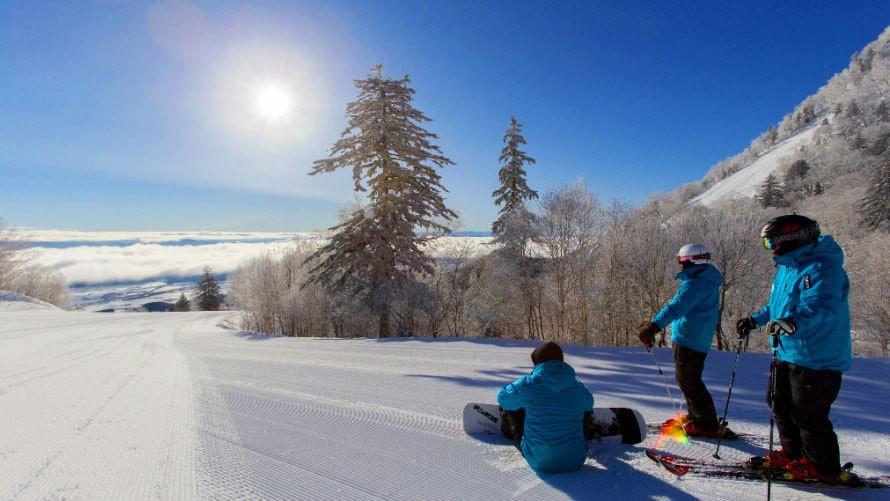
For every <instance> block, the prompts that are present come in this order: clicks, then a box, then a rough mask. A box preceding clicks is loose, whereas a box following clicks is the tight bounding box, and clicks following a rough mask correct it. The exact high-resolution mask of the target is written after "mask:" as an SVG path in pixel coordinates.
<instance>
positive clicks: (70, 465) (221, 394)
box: [0, 298, 890, 500]
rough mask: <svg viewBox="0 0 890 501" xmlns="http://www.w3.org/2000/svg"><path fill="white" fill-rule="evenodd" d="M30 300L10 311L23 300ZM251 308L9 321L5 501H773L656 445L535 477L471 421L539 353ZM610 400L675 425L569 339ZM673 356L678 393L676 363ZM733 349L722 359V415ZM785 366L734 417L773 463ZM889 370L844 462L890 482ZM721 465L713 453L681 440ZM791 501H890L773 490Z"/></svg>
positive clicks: (601, 399) (882, 366)
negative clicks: (480, 435)
mask: <svg viewBox="0 0 890 501" xmlns="http://www.w3.org/2000/svg"><path fill="white" fill-rule="evenodd" d="M14 299H15V298H7V300H9V301H11V300H14ZM234 318H235V314H233V313H206V312H202V313H199V312H193V313H166V314H163V313H154V314H151V313H116V314H100V313H90V312H64V311H53V310H44V309H33V310H27V309H18V310H13V309H12V308H7V309H5V310H4V309H2V308H0V459H2V461H0V499H44V498H71V499H192V498H194V499H199V498H200V499H244V498H261V499H312V500H315V499H336V500H342V499H410V500H417V499H424V500H427V499H455V500H458V499H460V500H466V499H506V498H519V499H535V500H538V499H567V498H576V499H593V498H605V499H615V498H618V497H620V498H622V499H628V500H629V499H690V498H698V499H757V498H762V497H765V495H766V484H765V483H757V482H745V481H733V480H714V479H702V478H696V477H691V476H688V477H686V478H683V479H677V478H674V477H673V476H672V475H670V474H669V473H667V472H666V471H664V470H663V469H661V468H660V467H659V466H657V465H656V464H654V463H652V462H651V461H650V460H649V459H647V458H646V457H645V456H644V455H643V450H644V448H645V447H647V446H652V445H653V444H654V442H655V437H653V436H650V437H649V438H647V440H646V441H645V442H644V443H643V444H641V445H640V446H621V445H608V446H606V445H602V444H597V443H592V445H591V447H590V453H589V459H588V461H587V463H586V465H585V466H584V467H583V468H582V469H581V470H579V471H576V472H573V473H565V474H558V475H544V474H541V475H539V474H536V473H535V472H534V471H532V470H530V469H529V468H528V467H527V466H526V464H525V461H524V460H523V458H522V456H521V455H520V454H519V452H518V451H517V450H516V449H515V448H513V447H511V446H509V445H504V444H503V443H498V442H497V441H494V442H492V441H480V440H476V439H474V438H471V437H468V436H466V435H465V434H464V433H463V431H462V428H461V409H462V407H463V405H464V404H465V403H466V402H469V401H494V397H495V393H496V391H497V389H498V388H499V387H500V386H501V385H503V384H505V383H507V382H509V381H512V380H513V379H515V378H516V377H518V376H521V375H523V374H525V373H527V372H528V371H529V370H530V368H531V364H530V360H529V352H530V350H531V348H532V347H533V346H534V345H535V344H534V343H533V342H528V341H503V340H499V341H489V340H467V339H464V340H430V339H388V340H368V339H362V340H338V339H306V338H302V339H294V338H268V337H265V336H259V335H255V334H250V333H245V332H239V331H238V330H237V329H235V328H232V321H233V320H234ZM566 352H567V361H568V362H569V363H571V364H573V365H574V366H575V368H576V369H577V371H578V373H579V377H580V379H581V380H582V381H583V382H584V383H585V384H586V385H587V386H588V387H589V388H590V389H591V390H592V392H593V394H594V396H595V398H596V405H597V406H627V407H633V408H636V409H638V410H640V411H641V412H642V414H643V416H644V417H645V418H646V420H647V421H650V422H654V421H662V420H664V419H667V418H669V417H671V416H672V415H673V414H674V410H673V407H672V403H671V401H670V400H669V399H668V397H667V394H666V392H665V389H664V386H663V383H662V379H661V377H660V376H659V375H658V373H657V371H656V370H655V367H654V364H653V359H652V355H650V354H648V353H646V352H645V351H644V350H643V349H637V348H625V349H621V348H587V347H578V346H566ZM657 356H658V359H659V361H660V362H661V364H662V367H663V368H664V370H665V373H666V376H667V377H668V378H669V380H670V381H671V389H672V392H673V396H674V398H678V397H679V395H680V393H679V390H677V389H676V385H675V383H673V381H672V378H673V370H672V364H671V363H670V360H671V356H670V352H669V351H668V350H666V349H659V350H657ZM734 356H735V353H734V352H730V353H716V352H712V355H711V356H710V357H709V359H708V363H707V369H706V375H705V376H706V382H707V383H708V385H709V387H710V388H711V391H712V393H713V395H714V397H715V398H714V399H715V401H716V402H717V404H718V407H719V408H720V409H722V406H723V402H724V398H725V395H726V389H727V384H728V382H729V375H730V371H731V367H732V362H733V359H734ZM768 366H769V357H768V356H766V355H760V354H758V355H755V354H750V355H743V358H742V361H741V364H740V369H739V375H738V377H737V379H736V384H735V387H734V390H733V401H732V405H731V408H730V413H729V420H730V423H731V426H732V427H733V428H734V429H735V430H737V431H739V432H744V433H747V434H752V436H753V438H745V439H743V440H740V441H735V442H729V443H725V444H724V447H723V448H722V449H721V455H723V456H724V457H725V458H744V457H747V456H748V455H750V454H755V453H757V454H759V453H763V452H764V450H765V449H766V446H767V443H768V423H769V415H768V410H767V408H766V404H765V403H764V402H763V394H764V387H765V384H766V379H767V373H768ZM887 374H890V362H888V360H886V359H857V360H855V361H854V366H853V371H852V372H851V373H850V374H848V375H846V376H845V378H844V384H843V389H842V390H841V394H840V397H839V399H838V401H837V402H836V404H835V406H834V408H833V411H832V418H833V420H834V423H835V425H836V428H837V430H838V433H839V436H840V444H841V451H842V459H843V460H844V461H852V462H854V463H856V465H857V467H856V468H857V470H858V471H859V472H860V474H863V475H887V474H890V456H888V455H887V453H886V451H887V450H888V447H890V435H888V434H887V432H886V431H887V430H888V429H890V401H888V399H887V398H886V396H887V395H888V394H890V381H887V378H886V375H887ZM667 447H668V448H669V449H671V450H675V451H677V452H680V453H683V454H691V455H699V456H703V457H709V456H710V454H712V452H713V447H714V443H713V441H711V442H693V443H692V444H690V445H680V444H675V443H673V444H669V445H668V446H667ZM773 495H774V497H775V499H828V498H838V499H881V498H883V499H887V496H888V492H884V491H879V490H870V491H868V490H850V489H844V488H828V489H824V488H823V489H819V488H814V487H808V486H796V487H789V486H774V488H773Z"/></svg>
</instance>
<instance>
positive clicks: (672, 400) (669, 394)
mask: <svg viewBox="0 0 890 501" xmlns="http://www.w3.org/2000/svg"><path fill="white" fill-rule="evenodd" d="M646 351H648V352H649V353H651V354H652V360H655V368H657V369H658V373H659V374H661V381H662V383H664V389H665V390H667V394H668V398H669V399H670V400H671V406H672V407H673V408H674V415H675V416H678V417H679V415H680V413H679V411H678V410H677V404H676V403H675V402H674V396H673V395H671V388H670V386H668V382H667V378H666V377H665V375H664V372H663V371H662V370H661V364H659V363H658V357H656V356H655V350H654V349H652V348H651V347H649V346H647V347H646Z"/></svg>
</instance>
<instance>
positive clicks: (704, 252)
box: [677, 244, 711, 265]
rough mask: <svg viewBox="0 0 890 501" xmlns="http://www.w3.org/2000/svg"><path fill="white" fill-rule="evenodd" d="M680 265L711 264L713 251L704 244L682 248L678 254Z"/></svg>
mask: <svg viewBox="0 0 890 501" xmlns="http://www.w3.org/2000/svg"><path fill="white" fill-rule="evenodd" d="M677 260H678V261H679V262H680V264H684V263H688V264H690V265H692V264H708V263H710V262H711V251H709V250H708V248H707V247H705V246H704V245H702V244H688V245H684V246H683V247H680V251H679V252H677Z"/></svg>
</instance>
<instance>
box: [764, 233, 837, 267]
mask: <svg viewBox="0 0 890 501" xmlns="http://www.w3.org/2000/svg"><path fill="white" fill-rule="evenodd" d="M817 260H818V261H823V262H830V263H834V264H836V265H838V266H843V264H844V250H843V249H841V246H840V245H838V244H837V242H836V241H835V240H834V237H832V236H831V235H825V236H822V237H819V241H817V242H816V243H814V244H809V245H804V246H802V247H800V248H798V249H794V250H793V251H791V252H789V253H788V254H785V255H784V256H777V257H774V258H773V261H775V263H776V264H777V265H783V266H802V265H805V264H807V263H809V262H812V261H817Z"/></svg>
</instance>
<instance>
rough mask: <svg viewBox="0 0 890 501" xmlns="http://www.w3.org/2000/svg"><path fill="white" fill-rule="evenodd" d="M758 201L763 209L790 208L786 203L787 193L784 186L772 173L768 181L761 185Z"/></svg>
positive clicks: (765, 180)
mask: <svg viewBox="0 0 890 501" xmlns="http://www.w3.org/2000/svg"><path fill="white" fill-rule="evenodd" d="M757 200H758V201H759V202H760V205H761V206H763V207H787V206H788V204H787V203H786V202H785V193H784V192H783V191H782V185H781V184H780V183H779V180H778V179H777V178H776V176H775V175H774V174H772V173H770V174H769V175H768V176H767V177H766V179H764V180H763V184H761V185H760V190H759V191H758V192H757Z"/></svg>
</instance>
